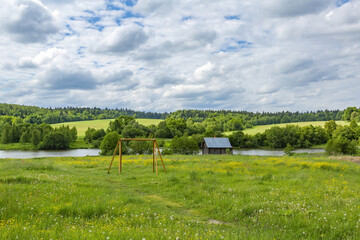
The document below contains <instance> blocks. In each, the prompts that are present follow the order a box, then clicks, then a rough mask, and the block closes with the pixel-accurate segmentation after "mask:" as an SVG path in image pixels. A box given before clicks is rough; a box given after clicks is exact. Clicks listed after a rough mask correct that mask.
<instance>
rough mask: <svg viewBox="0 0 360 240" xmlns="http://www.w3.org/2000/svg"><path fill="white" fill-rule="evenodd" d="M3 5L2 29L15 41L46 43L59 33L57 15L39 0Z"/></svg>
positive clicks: (5, 2)
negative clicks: (50, 36)
mask: <svg viewBox="0 0 360 240" xmlns="http://www.w3.org/2000/svg"><path fill="white" fill-rule="evenodd" d="M2 2H3V1H2ZM1 4H2V10H1V12H0V14H1V18H0V20H1V22H2V24H1V25H2V29H3V30H4V31H6V32H8V33H9V34H10V36H11V37H12V38H13V39H14V40H15V41H18V42H21V43H32V42H44V41H46V40H47V38H48V36H49V35H52V34H54V33H56V32H58V31H59V27H58V24H57V22H56V17H55V15H54V14H53V13H52V12H51V11H49V9H48V8H47V7H45V6H44V5H43V4H42V3H41V2H40V1H38V0H17V1H4V4H3V3H1Z"/></svg>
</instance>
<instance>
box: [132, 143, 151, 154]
mask: <svg viewBox="0 0 360 240" xmlns="http://www.w3.org/2000/svg"><path fill="white" fill-rule="evenodd" d="M152 144H153V143H152V142H150V141H130V144H129V154H151V153H152V152H153V145H152Z"/></svg>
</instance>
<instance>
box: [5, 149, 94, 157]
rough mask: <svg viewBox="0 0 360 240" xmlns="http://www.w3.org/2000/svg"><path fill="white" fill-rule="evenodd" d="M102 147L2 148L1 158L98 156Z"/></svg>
mask: <svg viewBox="0 0 360 240" xmlns="http://www.w3.org/2000/svg"><path fill="white" fill-rule="evenodd" d="M99 152H100V149H73V150H61V151H43V150H42V151H20V150H4V151H2V150H0V158H40V157H84V156H97V155H99Z"/></svg>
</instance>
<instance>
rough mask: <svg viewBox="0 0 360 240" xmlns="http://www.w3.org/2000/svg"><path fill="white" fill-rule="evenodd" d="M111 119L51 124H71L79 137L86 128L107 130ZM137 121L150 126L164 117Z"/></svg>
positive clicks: (83, 135)
mask: <svg viewBox="0 0 360 240" xmlns="http://www.w3.org/2000/svg"><path fill="white" fill-rule="evenodd" d="M110 121H114V119H101V120H90V121H77V122H65V123H56V124H51V126H52V127H59V126H61V125H69V126H70V127H76V129H77V131H78V137H80V138H83V137H85V132H86V130H87V129H88V128H89V127H91V128H95V129H100V128H103V129H104V130H106V129H107V128H108V126H109V123H110ZM136 121H137V122H138V123H140V124H143V125H145V126H149V125H151V124H155V125H158V124H159V123H160V122H161V121H163V120H162V119H141V118H139V119H136Z"/></svg>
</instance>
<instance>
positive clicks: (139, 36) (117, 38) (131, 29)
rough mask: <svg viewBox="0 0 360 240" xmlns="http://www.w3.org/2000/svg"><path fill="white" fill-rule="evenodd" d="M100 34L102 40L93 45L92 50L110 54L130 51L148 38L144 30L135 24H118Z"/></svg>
mask: <svg viewBox="0 0 360 240" xmlns="http://www.w3.org/2000/svg"><path fill="white" fill-rule="evenodd" d="M101 36H102V37H103V40H102V41H100V43H98V44H97V46H96V47H94V50H95V51H96V52H104V53H112V54H116V53H126V52H129V51H132V50H134V49H136V48H138V47H139V46H140V45H141V44H143V43H144V42H146V40H147V39H148V37H147V35H146V33H145V32H144V30H143V29H142V28H141V27H139V26H137V25H127V26H120V27H117V28H116V29H111V32H105V33H103V34H101Z"/></svg>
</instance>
